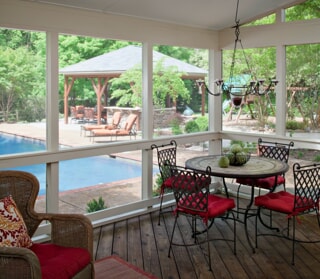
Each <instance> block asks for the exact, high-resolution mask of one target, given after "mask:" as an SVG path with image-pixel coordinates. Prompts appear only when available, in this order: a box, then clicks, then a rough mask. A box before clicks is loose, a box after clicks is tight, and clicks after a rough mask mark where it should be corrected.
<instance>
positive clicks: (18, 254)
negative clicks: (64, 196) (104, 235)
mask: <svg viewBox="0 0 320 279" xmlns="http://www.w3.org/2000/svg"><path fill="white" fill-rule="evenodd" d="M38 192H39V182H38V180H37V178H36V177H35V176H34V175H32V174H30V173H27V172H23V171H13V170H10V171H0V199H5V198H6V197H8V196H11V197H12V199H13V200H14V201H15V203H16V205H17V208H18V210H19V211H20V213H21V215H22V218H23V220H24V223H25V225H26V227H27V231H28V234H29V236H30V237H32V236H33V235H34V233H35V231H36V230H37V228H38V227H39V225H40V223H42V222H44V221H47V222H49V223H50V224H51V234H50V237H51V240H50V241H49V243H48V242H47V243H33V244H32V246H31V247H30V248H22V247H0V270H1V273H0V274H1V275H0V277H1V278H34V279H39V278H58V277H59V278H62V277H63V276H60V275H56V277H52V276H55V275H53V274H52V268H54V269H58V270H59V268H61V267H62V266H55V264H52V262H51V261H50V260H51V258H50V259H49V257H50V254H52V255H51V256H53V257H55V259H53V260H54V261H55V263H56V262H61V260H58V259H57V258H58V257H60V255H61V256H62V257H63V256H64V257H65V258H66V257H67V259H66V261H67V262H68V261H71V263H67V265H68V266H71V265H72V264H73V265H75V264H74V263H75V262H76V260H77V261H78V262H79V259H78V258H79V257H81V256H82V258H83V259H84V258H85V259H86V260H83V262H82V268H81V270H79V271H75V272H74V273H76V274H75V275H73V276H71V277H72V278H94V264H93V257H92V255H93V229H92V225H91V222H90V220H89V219H88V218H87V217H85V216H84V215H80V214H51V213H37V212H35V210H34V205H35V201H36V198H37V195H38ZM0 244H1V242H0ZM0 246H1V245H0ZM52 247H53V249H52ZM39 251H40V253H37V252H39ZM49 251H50V252H49ZM57 251H59V256H57V254H56V253H57ZM67 255H68V256H67ZM40 260H41V263H40ZM63 262H65V260H62V263H63ZM44 263H46V268H47V267H49V269H50V266H51V270H50V274H47V273H48V270H47V269H46V268H44ZM64 264H65V263H64ZM77 267H78V263H77ZM54 271H55V270H54ZM59 272H60V273H61V272H62V271H61V270H59ZM60 273H59V274H60ZM57 276H58V277H57ZM64 278H67V277H64ZM68 278H70V277H68Z"/></svg>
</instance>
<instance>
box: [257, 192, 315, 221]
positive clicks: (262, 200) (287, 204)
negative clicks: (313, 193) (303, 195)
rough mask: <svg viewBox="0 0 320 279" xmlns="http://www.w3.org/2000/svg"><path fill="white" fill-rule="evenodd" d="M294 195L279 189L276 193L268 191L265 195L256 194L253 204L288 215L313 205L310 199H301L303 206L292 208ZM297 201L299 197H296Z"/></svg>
mask: <svg viewBox="0 0 320 279" xmlns="http://www.w3.org/2000/svg"><path fill="white" fill-rule="evenodd" d="M294 201H295V195H293V194H291V193H289V192H285V191H280V192H276V193H268V194H266V195H262V196H258V197H256V198H255V201H254V203H255V205H256V206H262V207H265V208H268V209H271V210H274V211H279V212H282V213H287V214H289V215H297V214H299V213H300V212H303V211H305V210H307V209H311V208H313V207H314V206H315V204H314V202H313V201H312V200H309V201H308V200H307V199H301V201H302V203H301V204H303V206H302V207H299V208H296V209H295V208H294ZM298 201H299V199H298Z"/></svg>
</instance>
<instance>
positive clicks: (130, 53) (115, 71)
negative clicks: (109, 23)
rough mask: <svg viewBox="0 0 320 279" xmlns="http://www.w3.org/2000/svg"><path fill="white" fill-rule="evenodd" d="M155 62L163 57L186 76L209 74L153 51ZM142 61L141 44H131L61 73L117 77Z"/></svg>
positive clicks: (77, 64)
mask: <svg viewBox="0 0 320 279" xmlns="http://www.w3.org/2000/svg"><path fill="white" fill-rule="evenodd" d="M153 59H154V62H157V61H159V60H161V59H163V65H164V67H170V66H176V67H177V68H178V71H179V72H183V73H186V76H184V78H189V79H196V78H200V77H202V78H203V77H204V76H206V75H207V71H206V70H204V69H201V68H199V67H196V66H193V65H191V64H188V63H186V62H183V61H180V60H178V59H175V58H172V57H170V56H167V55H164V54H162V53H160V52H157V51H153ZM141 62H142V49H141V47H140V46H133V45H129V46H126V47H123V48H120V49H118V50H115V51H111V52H108V53H106V54H102V55H99V56H96V57H93V58H90V59H88V60H85V61H82V62H79V63H76V64H73V65H70V66H67V67H65V68H63V69H61V70H60V74H63V75H65V76H72V77H101V76H104V77H115V76H119V75H121V74H122V73H123V72H125V71H127V70H129V69H132V68H133V67H135V66H136V65H140V64H141Z"/></svg>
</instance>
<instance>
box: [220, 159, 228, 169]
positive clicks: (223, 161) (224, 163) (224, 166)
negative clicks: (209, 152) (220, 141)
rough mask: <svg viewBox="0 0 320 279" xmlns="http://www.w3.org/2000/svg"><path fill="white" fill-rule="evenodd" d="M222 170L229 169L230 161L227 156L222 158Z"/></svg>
mask: <svg viewBox="0 0 320 279" xmlns="http://www.w3.org/2000/svg"><path fill="white" fill-rule="evenodd" d="M218 165H219V167H220V168H227V167H229V159H228V157H227V156H221V157H220V159H219V162H218Z"/></svg>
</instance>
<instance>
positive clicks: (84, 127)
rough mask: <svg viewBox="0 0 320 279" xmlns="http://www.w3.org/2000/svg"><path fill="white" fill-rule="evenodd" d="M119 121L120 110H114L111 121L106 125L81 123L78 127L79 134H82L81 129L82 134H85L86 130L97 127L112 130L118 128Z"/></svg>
mask: <svg viewBox="0 0 320 279" xmlns="http://www.w3.org/2000/svg"><path fill="white" fill-rule="evenodd" d="M120 121H121V111H116V112H115V113H114V114H113V116H112V122H111V123H110V124H106V125H82V126H81V129H80V135H82V131H83V134H84V136H86V132H87V131H89V132H90V131H92V130H98V129H107V130H114V129H117V128H119V124H120Z"/></svg>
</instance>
